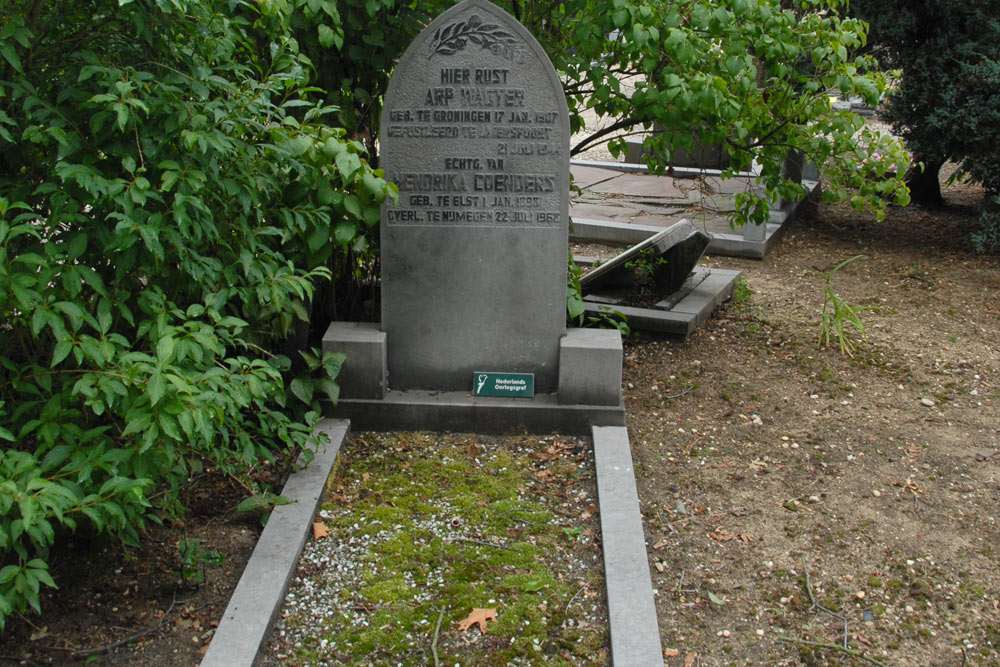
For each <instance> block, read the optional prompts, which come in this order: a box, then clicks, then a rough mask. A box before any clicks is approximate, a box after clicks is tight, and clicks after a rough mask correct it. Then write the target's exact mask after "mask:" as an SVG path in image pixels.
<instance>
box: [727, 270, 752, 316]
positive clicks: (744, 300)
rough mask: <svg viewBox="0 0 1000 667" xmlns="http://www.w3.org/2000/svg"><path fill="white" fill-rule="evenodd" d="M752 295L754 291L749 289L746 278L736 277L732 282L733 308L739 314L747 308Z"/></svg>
mask: <svg viewBox="0 0 1000 667" xmlns="http://www.w3.org/2000/svg"><path fill="white" fill-rule="evenodd" d="M753 295H754V291H753V290H752V289H750V284H749V283H748V282H747V280H746V278H744V277H743V276H742V275H739V276H736V280H734V281H733V297H732V298H733V307H734V308H735V309H736V310H737V311H739V312H743V311H745V310H746V309H747V308H749V306H750V300H751V299H752V298H753Z"/></svg>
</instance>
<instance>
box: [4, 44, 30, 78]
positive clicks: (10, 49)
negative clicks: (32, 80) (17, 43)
mask: <svg viewBox="0 0 1000 667" xmlns="http://www.w3.org/2000/svg"><path fill="white" fill-rule="evenodd" d="M0 56H3V57H4V60H6V61H7V62H8V63H10V66H11V67H13V68H14V69H15V70H16V71H17V72H18V74H24V70H23V69H22V68H21V59H20V58H18V57H17V52H16V51H14V45H13V44H11V43H10V42H6V41H0Z"/></svg>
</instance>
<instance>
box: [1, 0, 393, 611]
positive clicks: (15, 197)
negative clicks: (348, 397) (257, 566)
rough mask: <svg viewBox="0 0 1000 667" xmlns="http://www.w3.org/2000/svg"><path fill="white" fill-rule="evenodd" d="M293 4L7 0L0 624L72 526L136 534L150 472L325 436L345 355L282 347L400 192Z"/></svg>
mask: <svg viewBox="0 0 1000 667" xmlns="http://www.w3.org/2000/svg"><path fill="white" fill-rule="evenodd" d="M119 4H120V5H121V6H119ZM279 9H280V5H278V4H277V3H262V4H260V5H257V4H254V3H244V2H238V1H236V0H233V1H227V0H200V1H199V0H169V1H167V0H136V1H134V2H129V1H128V0H122V1H121V2H120V3H119V2H110V1H106V0H83V1H81V0H58V1H56V2H49V3H39V2H29V1H27V0H13V2H10V3H7V5H6V6H5V8H4V9H2V10H0V439H2V440H4V441H6V445H7V446H6V448H5V449H4V450H3V451H2V452H0V558H2V561H3V567H2V568H0V626H2V624H3V622H4V620H5V619H6V618H7V617H8V616H9V615H10V614H12V613H21V612H24V611H25V610H26V609H28V608H34V609H35V610H38V609H39V588H40V585H41V584H44V585H48V586H52V585H53V584H54V582H53V581H52V579H51V578H50V576H49V575H48V572H47V566H46V558H47V554H48V550H49V548H50V547H51V546H52V545H53V544H54V543H55V542H56V541H57V540H59V539H61V537H63V536H64V535H65V534H66V533H67V532H68V531H73V530H76V529H78V528H79V527H81V524H83V523H86V524H88V529H94V530H97V531H106V532H108V533H110V534H112V535H114V536H117V537H119V538H121V539H124V540H128V541H135V540H136V539H138V537H139V534H140V533H141V531H142V529H143V527H144V525H145V522H146V521H148V520H150V519H153V518H155V515H153V514H151V512H150V510H151V507H152V503H151V500H150V497H151V495H152V493H151V492H153V491H154V490H158V492H159V493H158V494H157V497H158V498H159V499H160V500H159V501H158V502H160V503H161V504H167V505H168V507H167V509H169V510H173V511H179V508H177V507H176V506H173V505H172V504H171V501H170V499H171V498H172V497H173V496H174V494H173V493H171V491H174V492H175V491H176V489H177V488H179V486H180V485H182V484H183V483H184V482H185V480H186V479H187V478H188V476H189V475H190V474H191V472H192V471H193V470H197V469H198V468H199V467H201V466H203V465H206V464H207V465H212V466H216V467H218V468H219V469H221V470H222V471H224V472H235V471H238V470H240V469H241V468H243V467H246V466H249V465H252V464H253V463H255V462H257V461H259V460H261V459H270V458H272V457H273V456H274V454H275V453H276V452H278V451H281V450H284V449H291V450H299V449H301V448H305V447H308V446H310V445H311V444H314V441H315V439H316V437H317V436H315V435H314V432H313V430H312V428H311V427H312V425H313V424H314V423H315V421H316V420H317V419H318V418H319V412H318V409H319V404H318V398H319V397H320V396H321V395H324V394H325V395H327V396H328V397H331V398H333V399H336V396H337V392H338V388H337V385H336V383H335V380H334V378H335V377H336V374H337V372H338V371H339V367H340V363H341V361H342V358H340V357H336V356H331V357H327V358H322V357H320V356H319V355H315V354H309V353H306V354H305V355H304V358H302V359H295V360H294V362H295V363H294V364H293V359H291V358H289V356H286V355H282V354H277V353H276V351H277V350H278V349H279V348H280V344H281V341H282V340H283V339H284V338H285V337H286V336H288V335H289V334H291V333H292V332H293V330H294V328H295V327H296V324H297V323H298V322H302V321H304V320H307V319H308V317H309V309H310V304H311V299H312V296H313V294H314V291H315V290H316V286H317V284H319V283H320V282H322V281H325V280H326V279H327V278H328V277H329V275H330V270H329V269H328V268H327V264H328V263H330V262H332V261H333V260H334V257H335V256H336V257H340V256H343V255H345V254H346V253H347V251H348V250H350V249H351V248H352V246H353V245H354V244H355V243H356V242H357V239H358V238H359V233H360V232H363V231H364V230H365V229H367V228H368V227H369V226H371V225H373V224H374V223H375V222H376V221H377V220H378V205H379V203H380V202H381V201H382V200H383V199H384V198H385V197H386V196H394V190H392V189H391V188H390V187H389V186H387V184H386V183H385V182H384V181H383V180H382V179H381V173H380V172H378V171H373V170H372V169H371V168H370V167H369V166H368V165H367V163H366V161H365V159H364V149H363V146H362V145H361V144H360V143H358V142H356V141H351V140H348V139H347V138H346V137H345V132H344V130H342V129H338V128H334V127H329V126H327V125H326V124H325V123H326V122H327V120H328V119H329V118H331V117H332V114H333V113H334V112H335V109H333V108H331V107H328V106H323V104H322V103H321V102H319V101H318V99H319V98H317V97H316V91H315V90H314V89H311V88H310V87H309V85H310V78H309V77H310V69H309V63H308V60H306V59H304V58H303V57H302V56H301V55H300V53H299V51H298V48H297V44H296V42H295V41H294V39H292V38H291V33H290V32H289V29H288V28H287V27H286V26H287V24H288V17H287V16H284V15H282V14H280V13H278V10H279ZM259 11H266V12H269V13H268V14H266V15H263V14H260V13H258V12H259ZM293 366H294V367H295V368H296V369H299V368H301V369H302V370H303V373H302V374H298V376H296V375H297V374H296V373H293V372H292V368H293Z"/></svg>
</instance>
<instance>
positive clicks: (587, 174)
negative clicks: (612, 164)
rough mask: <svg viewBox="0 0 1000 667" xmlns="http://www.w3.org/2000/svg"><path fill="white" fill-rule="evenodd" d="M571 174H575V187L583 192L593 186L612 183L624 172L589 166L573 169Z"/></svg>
mask: <svg viewBox="0 0 1000 667" xmlns="http://www.w3.org/2000/svg"><path fill="white" fill-rule="evenodd" d="M570 172H571V173H572V174H573V185H575V186H576V187H578V188H580V189H581V190H586V189H587V188H589V187H591V186H593V185H597V184H598V183H603V182H605V181H610V180H612V179H614V178H618V177H619V176H621V175H622V172H621V171H618V170H616V169H606V168H604V167H587V166H578V167H572V168H571V169H570Z"/></svg>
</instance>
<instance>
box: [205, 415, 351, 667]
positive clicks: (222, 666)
mask: <svg viewBox="0 0 1000 667" xmlns="http://www.w3.org/2000/svg"><path fill="white" fill-rule="evenodd" d="M316 430H318V431H323V432H325V433H326V434H327V436H328V437H329V438H330V442H329V443H327V444H326V445H324V446H322V447H320V448H319V449H318V450H317V451H316V453H315V456H314V457H313V459H312V461H310V463H309V465H307V466H306V467H304V468H301V469H299V470H297V471H295V472H294V473H292V475H291V477H289V478H288V481H287V482H286V483H285V487H284V488H283V489H282V491H281V494H282V495H283V496H286V497H288V498H290V499H292V500H293V501H294V502H293V503H292V504H289V505H281V506H279V507H276V508H275V509H274V511H273V512H272V513H271V518H270V519H269V520H268V522H267V525H266V526H265V527H264V531H263V532H262V533H261V536H260V539H259V540H257V545H256V546H255V547H254V550H253V554H251V556H250V560H249V561H248V562H247V565H246V568H245V569H244V570H243V574H242V575H241V576H240V580H239V583H238V584H237V585H236V590H235V591H234V592H233V596H232V598H230V600H229V604H228V605H227V606H226V611H225V613H223V615H222V619H221V620H220V621H219V627H218V628H217V629H216V631H215V635H214V636H213V637H212V642H211V643H210V644H209V645H208V651H206V653H205V656H204V658H203V659H202V661H201V667H244V666H246V667H249V666H251V665H254V664H256V663H257V659H258V654H259V652H260V649H261V648H262V647H263V645H264V642H265V640H266V639H267V635H268V633H269V632H270V631H271V627H272V626H273V625H274V621H275V619H276V617H277V615H278V612H279V610H280V609H281V604H282V602H283V601H284V599H285V593H286V592H287V590H288V584H289V582H290V581H291V579H292V576H293V575H294V573H295V568H296V566H297V565H298V562H299V557H300V556H301V555H302V549H303V548H304V547H305V543H306V537H307V534H308V530H309V525H310V524H311V523H312V521H313V519H314V517H315V515H316V510H317V509H318V508H319V505H320V502H321V500H322V498H323V494H324V491H325V489H326V483H327V479H328V478H329V476H330V471H331V470H332V469H333V464H334V462H335V461H336V460H337V455H338V453H339V452H340V447H341V445H342V444H343V442H344V439H345V438H346V437H347V433H348V431H349V430H350V422H348V421H346V420H342V419H323V420H322V421H320V423H319V424H317V426H316Z"/></svg>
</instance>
